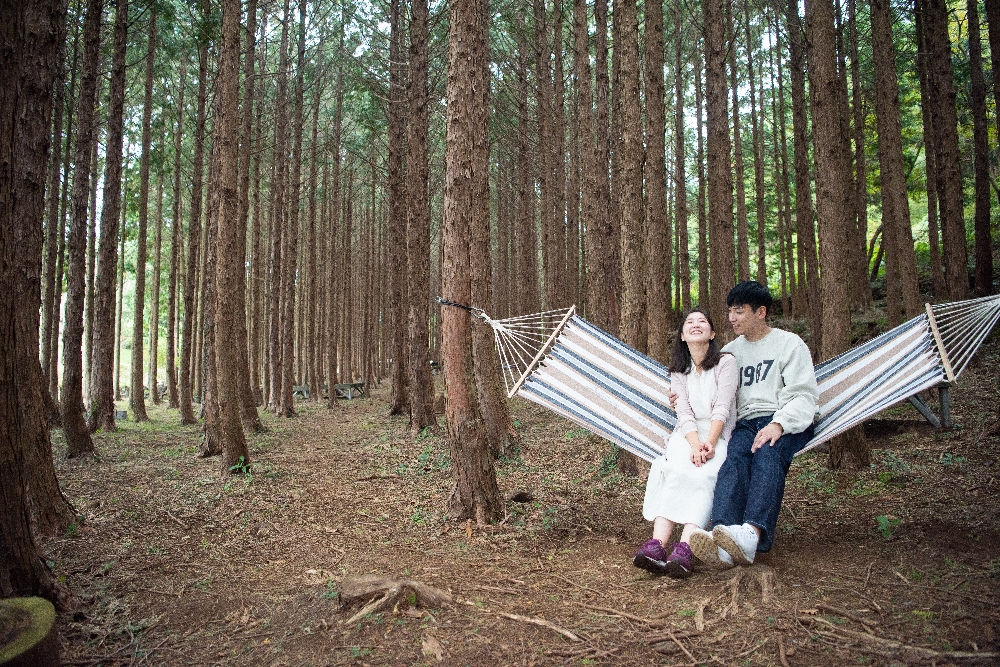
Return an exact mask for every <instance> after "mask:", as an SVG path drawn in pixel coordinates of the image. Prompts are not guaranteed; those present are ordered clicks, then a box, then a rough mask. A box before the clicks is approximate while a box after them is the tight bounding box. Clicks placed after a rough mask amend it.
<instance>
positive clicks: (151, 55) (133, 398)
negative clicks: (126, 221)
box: [129, 5, 156, 422]
mask: <svg viewBox="0 0 1000 667" xmlns="http://www.w3.org/2000/svg"><path fill="white" fill-rule="evenodd" d="M155 63H156V6H155V5H154V6H152V7H151V8H150V10H149V39H148V43H147V45H146V96H145V99H144V101H143V105H142V157H141V158H140V161H139V236H138V240H137V243H136V251H135V298H134V300H133V303H134V310H133V319H132V379H131V385H132V390H131V392H129V407H131V408H132V416H133V418H134V419H135V420H136V421H137V422H143V421H148V420H149V417H148V416H147V415H146V399H145V397H144V396H143V391H142V386H143V382H142V375H143V373H142V371H143V364H142V347H143V342H142V341H143V335H142V334H143V330H142V329H143V318H144V312H143V310H144V306H145V297H146V233H147V230H148V225H149V151H150V146H151V144H152V137H151V136H150V124H151V120H152V113H153V66H154V65H155ZM155 394H156V377H155V376H150V378H149V395H150V396H153V395H155Z"/></svg>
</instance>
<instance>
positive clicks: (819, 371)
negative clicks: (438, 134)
mask: <svg viewBox="0 0 1000 667" xmlns="http://www.w3.org/2000/svg"><path fill="white" fill-rule="evenodd" d="M439 302H441V303H442V304H443V305H453V306H458V307H461V308H464V309H466V310H468V311H469V312H471V313H473V314H474V315H476V316H477V317H478V318H480V319H481V320H483V321H484V322H486V323H487V324H489V325H490V326H491V327H492V328H493V331H494V335H495V337H496V343H497V352H498V354H499V355H500V359H501V366H502V370H503V375H504V381H505V383H506V385H507V391H508V397H510V396H514V395H518V396H521V397H523V398H526V399H527V400H529V401H532V402H534V403H537V404H539V405H541V406H543V407H546V408H548V409H550V410H552V411H553V412H556V413H558V414H560V415H562V416H564V417H566V418H567V419H569V420H570V421H572V422H574V423H576V424H577V425H579V426H582V427H583V428H586V429H588V430H590V431H591V432H593V433H595V434H597V435H600V436H602V437H604V438H606V439H607V440H610V441H611V442H613V443H615V444H616V445H618V446H620V447H622V448H623V449H626V450H628V451H630V452H632V453H633V454H635V455H637V456H639V457H641V458H644V459H646V460H647V461H651V460H653V459H654V458H656V457H657V456H659V455H660V454H661V453H663V450H664V446H665V444H666V439H667V436H668V435H669V434H670V433H671V432H672V431H673V429H674V426H676V423H677V415H676V414H675V413H674V411H673V410H671V409H670V407H669V405H668V403H667V391H668V390H669V388H670V373H669V371H668V370H667V368H666V367H665V366H664V365H663V364H661V363H659V362H657V361H655V360H653V359H651V358H649V357H647V356H646V355H644V354H642V353H640V352H638V351H637V350H635V349H633V348H631V347H629V346H628V345H626V344H625V343H623V342H622V341H620V340H618V339H617V338H615V337H613V336H611V335H610V334H608V333H607V332H605V331H602V330H601V329H599V328H597V327H595V326H594V325H593V324H591V323H589V322H587V321H586V320H584V319H583V318H582V317H580V316H579V315H577V314H576V309H575V306H574V307H571V308H566V309H560V310H551V311H546V312H544V313H537V314H534V315H522V316H518V317H512V318H509V319H502V320H493V319H490V318H489V317H488V316H487V315H486V313H484V312H483V311H482V310H480V309H478V308H472V307H470V306H465V305H462V304H458V303H454V302H448V301H445V300H443V299H440V298H439ZM998 320H1000V295H998V296H990V297H983V298H980V299H972V300H969V301H960V302H955V303H946V304H939V305H936V306H930V305H928V306H927V312H926V313H923V314H921V315H919V316H917V317H915V318H913V319H912V320H909V321H908V322H904V323H903V324H901V325H899V326H898V327H896V328H894V329H892V330H890V331H887V332H885V333H883V334H881V335H879V336H877V337H876V338H874V339H872V340H870V341H867V342H866V343H863V344H862V345H859V346H858V347H855V348H852V349H850V350H848V351H846V352H844V353H843V354H840V355H838V356H836V357H834V358H832V359H829V360H827V361H825V362H823V363H821V364H818V365H817V366H816V380H817V382H818V383H819V389H820V399H819V418H818V419H817V421H816V424H815V435H814V437H813V439H812V440H810V441H809V443H807V444H806V446H805V448H803V450H802V451H801V452H799V454H802V453H805V452H806V451H809V450H810V449H812V448H814V447H816V446H817V445H819V444H821V443H823V442H826V441H827V440H829V439H831V438H833V437H834V436H836V435H839V434H840V433H843V432H844V431H846V430H847V429H849V428H851V427H853V426H856V425H858V424H860V423H861V422H863V421H864V420H866V419H868V418H870V417H871V416H873V415H875V414H877V413H878V412H881V411H882V410H885V409H886V408H889V407H891V406H893V405H895V404H896V403H899V402H901V401H904V400H906V399H907V398H909V397H911V396H914V395H916V394H918V393H920V392H921V391H924V390H925V389H929V388H931V387H935V386H938V385H941V384H942V383H944V382H948V381H950V382H955V381H957V379H958V378H959V377H960V376H961V374H962V371H964V370H965V368H966V367H967V366H968V364H969V362H970V361H971V360H972V357H973V355H974V354H975V353H976V351H977V350H978V349H979V346H980V345H981V344H982V342H983V340H985V338H986V336H987V335H988V334H989V332H990V331H991V330H992V328H993V326H994V325H995V324H996V323H997V321H998Z"/></svg>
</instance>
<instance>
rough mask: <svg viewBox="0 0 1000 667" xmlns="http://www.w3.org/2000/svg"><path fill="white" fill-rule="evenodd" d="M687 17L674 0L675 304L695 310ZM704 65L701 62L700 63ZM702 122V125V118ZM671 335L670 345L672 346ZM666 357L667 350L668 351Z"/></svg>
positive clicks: (668, 258) (668, 231)
mask: <svg viewBox="0 0 1000 667" xmlns="http://www.w3.org/2000/svg"><path fill="white" fill-rule="evenodd" d="M682 24H683V18H682V14H681V6H680V0H674V87H675V90H674V95H675V99H674V118H675V122H674V186H673V187H674V210H675V213H674V224H675V225H676V231H677V266H678V269H679V270H678V272H677V273H678V275H677V277H676V278H675V280H677V281H678V282H679V283H680V285H679V287H680V291H681V298H680V301H678V302H677V303H676V304H675V307H676V308H680V309H682V310H690V309H691V251H690V250H689V242H688V204H687V165H686V164H685V162H686V160H687V157H686V152H685V145H686V143H687V137H686V136H685V129H684V90H685V88H686V80H685V74H684V70H685V68H686V66H685V63H684V59H683V48H682V47H683V43H684V39H683V33H682V31H681V26H682ZM699 67H700V64H699ZM698 125H699V126H700V125H701V122H700V119H699V122H698ZM669 227H670V225H669V224H668V225H667V237H668V238H669V237H670V229H669ZM670 255H671V253H670V252H669V246H668V252H667V266H669V265H670V259H671V257H670ZM669 340H670V339H669V336H668V337H667V346H668V348H669V345H670V342H669ZM663 358H664V360H666V358H667V357H666V352H665V353H664V357H663Z"/></svg>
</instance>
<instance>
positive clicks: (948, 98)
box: [919, 0, 969, 301]
mask: <svg viewBox="0 0 1000 667" xmlns="http://www.w3.org/2000/svg"><path fill="white" fill-rule="evenodd" d="M919 2H920V3H921V4H923V8H924V12H923V13H924V18H925V20H926V21H925V23H924V26H923V28H924V39H925V41H926V45H927V55H928V58H927V64H928V65H929V74H930V77H929V79H930V81H929V83H930V86H929V90H930V91H931V93H932V95H931V99H930V103H931V117H932V119H933V127H934V133H933V142H934V153H935V160H934V161H935V166H936V167H937V174H936V177H937V179H939V180H938V183H939V187H938V192H939V195H940V196H939V201H938V203H939V205H940V209H941V218H940V220H941V237H942V241H943V245H944V279H945V287H946V289H947V292H948V298H949V299H950V300H952V301H961V300H962V299H965V298H966V297H968V294H969V272H968V268H967V262H968V252H967V249H966V245H965V215H964V211H963V207H962V169H961V164H960V162H959V160H960V154H959V147H958V114H957V111H956V108H955V99H956V93H955V79H954V75H953V73H952V67H951V42H950V38H949V28H948V22H949V18H948V8H947V5H946V3H945V0H919Z"/></svg>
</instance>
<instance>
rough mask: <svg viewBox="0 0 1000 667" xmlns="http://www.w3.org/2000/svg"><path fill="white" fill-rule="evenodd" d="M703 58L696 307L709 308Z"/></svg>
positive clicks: (698, 89)
mask: <svg viewBox="0 0 1000 667" xmlns="http://www.w3.org/2000/svg"><path fill="white" fill-rule="evenodd" d="M703 61H704V57H703V54H702V52H701V51H700V50H699V51H698V53H697V55H696V58H695V66H694V100H695V102H694V104H695V116H696V118H697V122H696V125H695V128H696V131H697V133H698V142H697V143H698V148H697V150H698V155H697V158H696V159H697V160H698V305H699V306H700V307H702V308H709V307H710V305H711V300H710V298H709V286H708V283H709V270H710V269H709V261H708V257H709V252H710V251H709V248H708V201H707V195H708V179H707V178H706V176H705V128H704V118H705V111H704V106H705V105H704V102H705V93H704V88H702V85H701V71H702V68H703V67H704V62H703Z"/></svg>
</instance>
